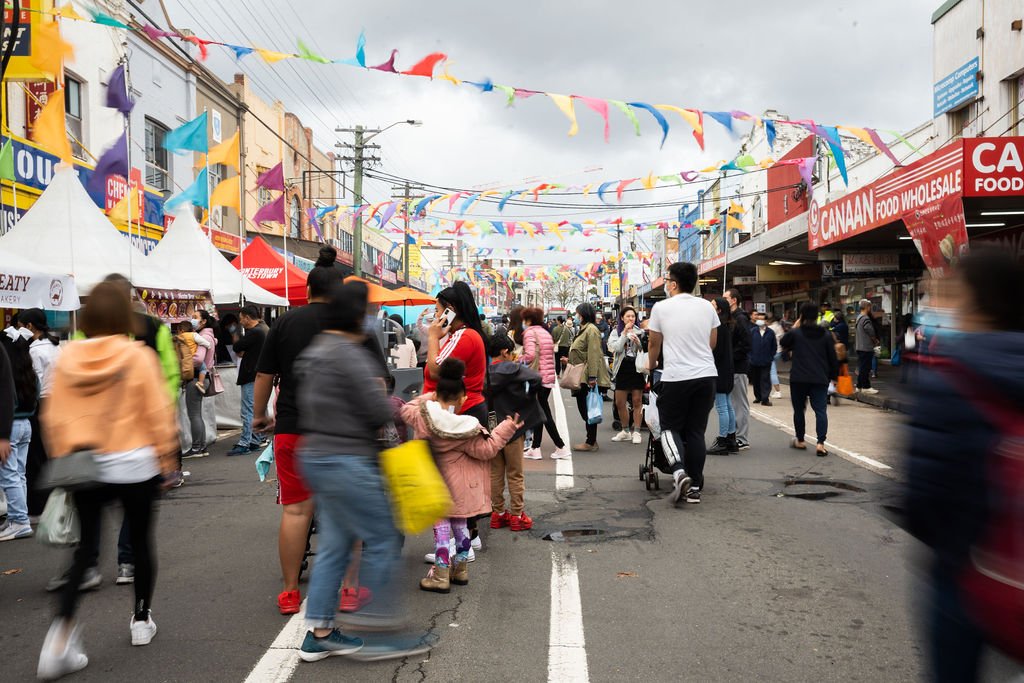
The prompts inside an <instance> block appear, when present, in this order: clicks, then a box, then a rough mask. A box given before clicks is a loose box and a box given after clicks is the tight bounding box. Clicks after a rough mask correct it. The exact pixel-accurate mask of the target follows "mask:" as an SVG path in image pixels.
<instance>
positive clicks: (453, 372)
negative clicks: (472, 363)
mask: <svg viewBox="0 0 1024 683" xmlns="http://www.w3.org/2000/svg"><path fill="white" fill-rule="evenodd" d="M440 370H441V372H440V375H439V376H438V378H437V397H438V398H439V399H441V400H442V401H448V402H452V403H453V402H455V401H458V400H459V399H460V398H462V397H463V396H465V394H466V364H465V363H463V362H462V361H461V360H459V359H458V358H448V359H446V360H445V361H444V362H443V363H441V368H440Z"/></svg>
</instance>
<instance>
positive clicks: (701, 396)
mask: <svg viewBox="0 0 1024 683" xmlns="http://www.w3.org/2000/svg"><path fill="white" fill-rule="evenodd" d="M655 391H656V392H657V394H658V416H659V418H660V420H661V432H662V436H661V438H662V439H666V438H670V439H673V444H672V445H671V446H674V450H676V451H677V452H678V450H680V449H681V450H682V451H683V462H681V463H680V462H674V463H671V464H672V469H673V470H681V469H685V470H686V473H687V474H688V475H690V478H691V479H692V480H693V487H694V488H702V487H703V486H704V461H705V460H706V459H707V446H706V445H705V443H704V432H705V431H706V430H707V428H708V416H709V415H710V414H711V407H712V406H713V405H714V404H715V378H714V377H701V378H700V379H690V380H685V381H682V382H662V383H661V384H660V386H659V388H657V389H655ZM662 447H663V450H665V453H666V455H668V453H669V452H670V450H673V448H666V447H665V444H663V445H662Z"/></svg>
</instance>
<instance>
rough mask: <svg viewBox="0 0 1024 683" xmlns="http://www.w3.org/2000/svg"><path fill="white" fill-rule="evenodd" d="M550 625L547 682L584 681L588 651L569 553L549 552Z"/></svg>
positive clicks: (577, 583) (576, 575) (573, 561)
mask: <svg viewBox="0 0 1024 683" xmlns="http://www.w3.org/2000/svg"><path fill="white" fill-rule="evenodd" d="M550 618H551V627H550V632H549V636H548V682H549V683H556V682H557V683H587V681H589V680H590V675H589V673H588V671H587V650H586V643H585V642H584V638H583V606H582V603H581V601H580V580H579V571H578V570H577V568H576V558H575V557H574V556H573V554H572V553H565V555H561V554H559V553H557V552H555V551H552V552H551V617H550Z"/></svg>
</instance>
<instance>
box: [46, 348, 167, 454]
mask: <svg viewBox="0 0 1024 683" xmlns="http://www.w3.org/2000/svg"><path fill="white" fill-rule="evenodd" d="M50 380H51V392H50V396H49V398H48V399H47V400H46V401H44V402H43V403H42V411H41V412H40V416H39V417H40V421H41V423H42V427H43V437H44V439H45V441H46V449H47V452H48V454H49V456H50V457H51V458H62V457H64V456H66V455H69V454H71V453H73V452H75V451H77V450H84V449H91V450H94V451H97V452H99V453H119V452H126V451H131V450H135V449H138V448H143V447H146V446H149V447H151V448H153V450H155V451H156V453H157V455H158V457H159V458H160V469H161V471H162V472H164V473H168V472H172V471H173V470H174V469H175V468H176V467H177V458H176V454H177V452H178V434H177V427H176V425H175V419H174V408H173V406H172V405H171V402H170V398H169V397H168V396H167V391H166V389H165V386H164V377H163V374H162V373H161V370H160V361H159V359H158V358H157V355H156V352H154V351H153V350H152V349H150V348H147V347H146V345H145V344H143V343H142V342H135V341H132V340H131V339H129V338H128V337H126V336H123V335H113V336H108V337H96V338H93V339H82V340H79V341H73V342H70V343H69V344H67V345H66V346H65V347H64V350H63V352H62V353H61V355H60V358H58V359H57V363H56V365H54V367H53V369H52V372H51V376H50Z"/></svg>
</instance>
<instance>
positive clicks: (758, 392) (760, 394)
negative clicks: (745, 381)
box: [750, 365, 772, 403]
mask: <svg viewBox="0 0 1024 683" xmlns="http://www.w3.org/2000/svg"><path fill="white" fill-rule="evenodd" d="M750 384H751V385H752V386H753V387H754V402H755V403H761V402H763V401H767V400H768V399H769V398H770V397H771V395H772V366H770V365H765V366H760V365H751V366H750Z"/></svg>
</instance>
